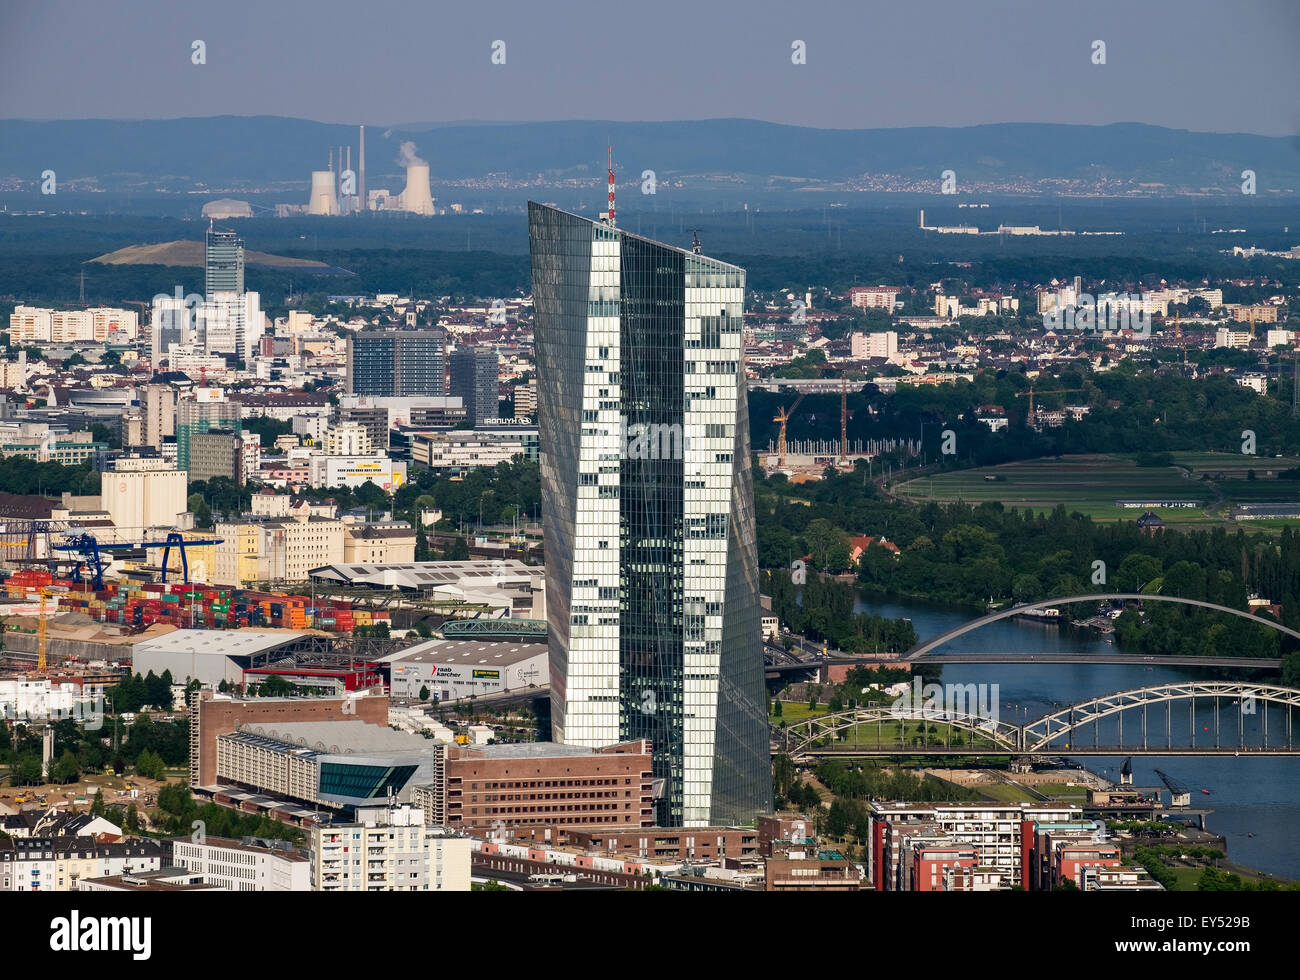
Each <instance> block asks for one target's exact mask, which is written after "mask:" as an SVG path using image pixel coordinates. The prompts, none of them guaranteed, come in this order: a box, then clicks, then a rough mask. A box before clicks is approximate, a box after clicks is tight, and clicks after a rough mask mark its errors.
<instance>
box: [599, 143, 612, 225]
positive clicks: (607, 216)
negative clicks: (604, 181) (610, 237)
mask: <svg viewBox="0 0 1300 980" xmlns="http://www.w3.org/2000/svg"><path fill="white" fill-rule="evenodd" d="M605 149H606V150H607V151H608V152H609V210H608V211H606V212H605V213H604V214H603V215H601V217H602V218H604V219H605V220H606V221H608V222H609V224H610V226H611V227H613V225H614V148H613V147H612V146H607V147H605Z"/></svg>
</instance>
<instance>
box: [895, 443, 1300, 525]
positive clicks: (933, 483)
mask: <svg viewBox="0 0 1300 980" xmlns="http://www.w3.org/2000/svg"><path fill="white" fill-rule="evenodd" d="M1171 455H1172V456H1173V457H1174V463H1175V465H1173V466H1138V465H1137V463H1136V462H1135V461H1134V460H1133V459H1132V458H1131V457H1127V456H1109V455H1093V456H1063V457H1060V458H1058V459H1035V460H1025V461H1023V462H1017V463H1004V464H1002V465H1001V466H986V467H981V468H979V469H972V470H962V471H959V472H954V473H943V474H939V475H936V476H933V477H930V476H924V477H918V478H917V479H914V480H909V481H907V482H906V483H903V484H900V485H899V486H898V487H897V488H896V492H897V494H898V495H899V496H900V497H902V498H904V499H907V500H909V501H912V502H916V503H924V502H928V501H931V500H935V501H939V502H943V503H949V502H953V501H958V500H960V501H965V502H967V503H973V504H979V503H983V502H985V501H990V500H996V501H1000V502H1001V503H1002V504H1003V505H1005V506H1007V507H1016V508H1021V509H1023V508H1026V507H1029V508H1032V509H1033V510H1035V511H1038V512H1047V511H1050V510H1052V509H1053V508H1055V507H1057V506H1058V505H1064V506H1065V508H1066V509H1067V510H1068V511H1071V512H1073V511H1078V512H1080V513H1082V514H1087V515H1088V516H1089V517H1091V518H1093V520H1098V521H1118V520H1136V519H1137V518H1138V517H1139V516H1141V514H1142V513H1143V512H1144V511H1146V510H1151V511H1154V512H1155V513H1156V514H1158V515H1159V516H1160V518H1161V519H1162V520H1163V521H1165V523H1166V524H1203V523H1213V522H1224V521H1229V520H1230V510H1231V507H1232V505H1233V504H1236V503H1259V502H1291V501H1294V502H1297V503H1300V482H1296V481H1291V480H1279V479H1277V473H1279V472H1280V471H1281V470H1284V469H1289V468H1290V467H1292V466H1296V465H1300V460H1295V459H1273V458H1269V459H1258V458H1256V457H1252V456H1241V455H1236V454H1229V453H1173V454H1171ZM1250 471H1254V473H1255V474H1256V478H1255V479H1250V477H1249V472H1250ZM1120 501H1132V502H1138V503H1159V502H1168V503H1171V504H1172V503H1175V502H1180V501H1194V502H1195V506H1194V507H1176V506H1169V507H1158V506H1157V507H1122V506H1120ZM1286 523H1288V522H1286V521H1250V522H1249V526H1251V527H1258V528H1259V529H1261V530H1263V529H1266V528H1269V527H1274V528H1275V527H1280V526H1283V525H1284V524H1286Z"/></svg>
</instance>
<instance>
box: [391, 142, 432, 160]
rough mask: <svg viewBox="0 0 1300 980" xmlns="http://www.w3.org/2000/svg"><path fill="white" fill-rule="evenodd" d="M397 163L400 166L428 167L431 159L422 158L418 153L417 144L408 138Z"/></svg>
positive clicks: (398, 155)
mask: <svg viewBox="0 0 1300 980" xmlns="http://www.w3.org/2000/svg"><path fill="white" fill-rule="evenodd" d="M397 165H398V166H399V167H427V166H428V165H429V161H427V160H421V159H420V158H419V156H417V155H416V152H415V144H414V143H412V142H411V141H410V140H407V141H406V142H405V143H403V144H402V149H401V151H400V152H399V153H398V154H397Z"/></svg>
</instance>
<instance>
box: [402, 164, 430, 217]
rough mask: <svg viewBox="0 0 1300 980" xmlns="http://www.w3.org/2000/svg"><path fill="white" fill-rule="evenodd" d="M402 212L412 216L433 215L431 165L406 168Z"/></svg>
mask: <svg viewBox="0 0 1300 980" xmlns="http://www.w3.org/2000/svg"><path fill="white" fill-rule="evenodd" d="M402 210H403V211H409V212H410V213H411V214H433V197H432V196H431V195H430V194H429V165H428V164H425V163H413V164H411V166H409V167H407V168H406V190H404V191H402Z"/></svg>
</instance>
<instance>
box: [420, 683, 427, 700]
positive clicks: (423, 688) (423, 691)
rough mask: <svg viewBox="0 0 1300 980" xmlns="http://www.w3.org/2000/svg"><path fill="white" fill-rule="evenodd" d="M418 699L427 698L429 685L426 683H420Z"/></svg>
mask: <svg viewBox="0 0 1300 980" xmlns="http://www.w3.org/2000/svg"><path fill="white" fill-rule="evenodd" d="M420 700H421V701H428V700H429V686H428V685H427V684H421V685H420Z"/></svg>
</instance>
